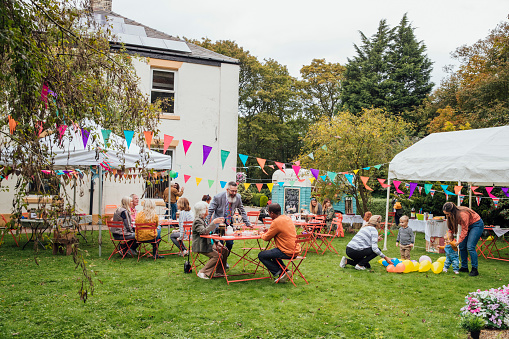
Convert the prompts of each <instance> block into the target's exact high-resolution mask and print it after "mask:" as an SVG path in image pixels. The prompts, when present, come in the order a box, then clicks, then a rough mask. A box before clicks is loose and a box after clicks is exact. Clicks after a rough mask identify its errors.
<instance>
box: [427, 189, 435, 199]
mask: <svg viewBox="0 0 509 339" xmlns="http://www.w3.org/2000/svg"><path fill="white" fill-rule="evenodd" d="M435 192H436V191H435V190H429V193H430V194H431V197H432V198H433V197H434V196H435Z"/></svg>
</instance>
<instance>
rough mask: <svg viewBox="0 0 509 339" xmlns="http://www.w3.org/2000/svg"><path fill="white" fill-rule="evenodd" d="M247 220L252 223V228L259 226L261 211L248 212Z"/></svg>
mask: <svg viewBox="0 0 509 339" xmlns="http://www.w3.org/2000/svg"><path fill="white" fill-rule="evenodd" d="M246 214H247V219H248V220H249V222H250V223H251V225H252V226H256V225H257V224H258V221H259V220H258V217H259V216H260V211H251V212H247V213H246Z"/></svg>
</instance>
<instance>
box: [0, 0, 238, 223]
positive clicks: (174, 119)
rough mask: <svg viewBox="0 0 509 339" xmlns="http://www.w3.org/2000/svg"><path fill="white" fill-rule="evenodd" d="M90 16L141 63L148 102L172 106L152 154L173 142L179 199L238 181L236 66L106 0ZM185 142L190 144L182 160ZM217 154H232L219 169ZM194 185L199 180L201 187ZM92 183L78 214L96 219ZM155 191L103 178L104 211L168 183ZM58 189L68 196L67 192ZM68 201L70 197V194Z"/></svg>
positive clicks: (85, 187)
mask: <svg viewBox="0 0 509 339" xmlns="http://www.w3.org/2000/svg"><path fill="white" fill-rule="evenodd" d="M154 14H155V15H156V14H157V13H154ZM94 16H95V19H96V21H98V22H99V23H102V24H104V25H109V26H111V29H112V31H113V33H115V34H116V35H117V36H118V39H119V40H120V41H121V42H123V44H124V46H125V48H126V50H127V53H130V54H133V55H139V56H141V57H144V60H143V61H140V60H137V59H135V60H134V66H135V69H136V72H137V74H138V76H139V77H140V79H141V83H140V88H141V90H142V91H143V92H145V93H146V94H147V95H149V96H150V98H151V100H152V101H155V100H157V99H158V98H168V99H170V100H171V103H170V104H168V105H165V107H164V113H162V114H161V116H160V125H159V130H160V133H159V135H155V136H154V138H153V140H152V150H157V149H159V150H160V151H161V152H162V149H163V138H164V135H165V134H166V135H170V136H172V137H173V138H174V139H173V141H172V143H171V145H170V147H169V149H168V150H167V152H166V154H167V155H170V156H171V157H172V159H173V160H172V165H173V166H172V170H173V171H175V172H178V177H177V178H176V179H174V180H175V181H176V182H178V183H179V184H180V186H184V188H185V191H184V196H185V197H187V198H188V199H189V201H190V203H191V205H193V204H194V203H195V202H197V201H199V200H201V197H202V195H204V194H210V195H214V194H216V193H218V192H219V191H222V190H223V189H222V188H221V186H220V181H230V180H235V167H236V158H237V130H238V87H239V61H238V60H236V59H233V58H230V57H226V56H223V55H221V54H218V53H215V52H212V51H210V50H207V49H205V48H202V47H200V46H197V45H194V44H192V43H188V42H185V41H183V40H181V39H178V38H175V37H173V36H171V35H169V34H166V33H163V32H160V31H157V30H155V29H152V28H150V27H148V26H145V25H143V24H141V23H138V22H136V21H134V20H131V19H129V18H126V17H123V16H121V15H119V14H117V13H114V12H112V11H111V0H110V1H108V0H103V1H95V3H94ZM110 45H111V49H112V51H114V52H117V51H119V49H120V48H121V47H122V44H121V43H119V42H114V41H112V42H111V43H110ZM182 140H187V141H190V142H192V144H191V146H190V147H189V149H188V151H187V155H186V154H185V153H184V147H183V143H182ZM203 145H206V146H210V147H212V150H211V151H210V154H209V156H208V158H207V160H206V162H205V164H202V163H203ZM221 150H225V151H229V152H230V154H229V156H228V158H227V160H226V163H225V166H224V169H223V167H222V161H221ZM161 170H163V169H161ZM185 177H189V179H188V181H187V183H185V182H184V181H185V179H184V178H185ZM110 179H111V181H110ZM164 179H165V178H164V177H163V180H164ZM197 179H198V180H199V179H201V182H199V185H197V182H198V180H197ZM15 180H16V178H15V176H12V177H10V178H9V180H4V181H3V183H2V186H4V187H11V189H10V190H9V192H0V197H1V199H2V201H5V202H9V203H7V204H3V205H2V206H0V213H2V214H8V213H10V206H11V204H10V201H12V197H13V194H14V193H13V189H12V187H13V186H14V184H15ZM92 180H95V181H94V182H95V184H97V183H98V179H97V178H95V179H92V176H91V175H89V176H88V177H85V180H84V183H83V184H82V185H81V186H80V187H79V188H78V190H77V194H76V196H75V198H76V202H77V208H78V211H79V212H82V213H87V214H88V213H89V212H90V211H91V210H92V213H93V214H94V215H97V214H99V206H98V201H99V199H98V198H99V197H98V190H97V185H94V186H95V189H94V191H93V194H91V191H90V187H91V182H92ZM159 180H161V178H159ZM158 185H159V186H156V188H157V189H155V188H151V189H146V188H147V185H146V183H145V181H143V180H141V179H140V178H139V177H137V178H136V179H131V180H124V181H122V182H118V180H117V181H115V180H112V178H110V177H109V176H106V178H105V180H104V186H103V187H104V193H103V201H104V202H103V206H102V208H103V211H104V206H105V205H119V204H120V200H121V198H122V196H125V195H129V194H131V193H136V194H138V195H139V196H140V197H141V196H142V195H145V198H155V197H156V195H157V194H158V192H159V193H160V192H162V190H163V189H164V187H166V186H167V185H168V182H167V181H163V182H160V183H159V184H158ZM61 189H67V191H68V192H69V188H61ZM70 195H71V197H72V196H73V195H74V194H73V193H71V194H70ZM91 195H92V197H93V199H91ZM36 200H37V196H30V199H29V202H32V203H34V202H36ZM91 202H92V205H93V206H92V209H91ZM101 213H102V212H101Z"/></svg>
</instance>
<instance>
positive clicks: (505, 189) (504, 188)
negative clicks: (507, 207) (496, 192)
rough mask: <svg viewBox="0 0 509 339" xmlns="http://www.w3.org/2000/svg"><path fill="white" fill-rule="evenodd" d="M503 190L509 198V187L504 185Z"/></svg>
mask: <svg viewBox="0 0 509 339" xmlns="http://www.w3.org/2000/svg"><path fill="white" fill-rule="evenodd" d="M501 190H502V191H503V192H504V194H505V196H506V197H508V198H509V193H507V191H508V190H509V188H508V187H502V188H501Z"/></svg>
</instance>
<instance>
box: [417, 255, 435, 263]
mask: <svg viewBox="0 0 509 339" xmlns="http://www.w3.org/2000/svg"><path fill="white" fill-rule="evenodd" d="M424 260H427V261H429V262H430V263H431V262H433V260H431V258H430V257H428V256H427V255H421V257H420V258H419V263H421V262H423V261H424Z"/></svg>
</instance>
